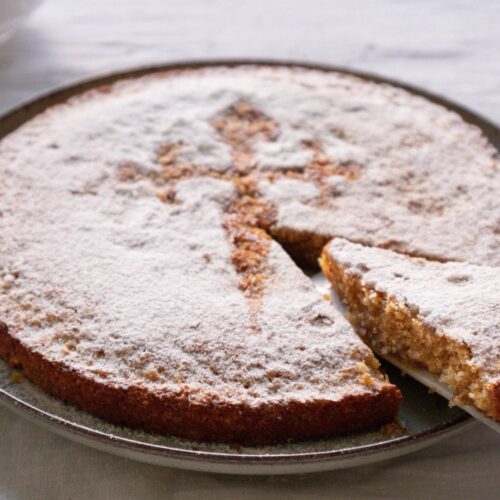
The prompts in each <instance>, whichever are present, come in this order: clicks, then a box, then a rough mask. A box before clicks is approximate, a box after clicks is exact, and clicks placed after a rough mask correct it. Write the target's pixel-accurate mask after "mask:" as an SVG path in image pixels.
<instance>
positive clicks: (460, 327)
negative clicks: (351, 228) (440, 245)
mask: <svg viewBox="0 0 500 500" xmlns="http://www.w3.org/2000/svg"><path fill="white" fill-rule="evenodd" d="M327 252H328V254H329V255H330V256H331V258H332V259H333V260H334V261H335V262H337V263H338V264H339V265H341V266H342V267H343V268H345V269H346V271H347V272H348V273H349V274H353V275H358V276H360V278H361V282H362V283H363V284H365V285H367V286H369V287H370V288H372V289H374V290H376V291H380V292H382V293H384V294H387V295H389V296H391V297H394V298H395V299H396V300H397V301H398V302H401V303H402V304H405V305H407V306H409V307H410V309H411V310H413V311H416V312H417V313H418V317H419V318H420V319H421V320H422V321H423V322H424V323H425V324H427V325H429V326H430V327H431V328H433V329H435V330H436V332H437V333H438V334H441V335H445V336H447V337H449V338H451V339H452V340H455V341H458V342H459V343H461V344H465V345H466V346H467V347H468V348H469V349H470V350H471V353H472V355H473V360H474V363H475V364H476V365H477V366H480V367H481V368H482V369H483V370H484V372H485V373H489V374H491V376H492V377H493V378H494V379H499V378H500V376H499V368H500V292H499V288H498V286H499V283H500V268H498V267H490V266H478V265H472V264H464V263H458V262H448V263H441V262H431V261H428V260H425V259H421V258H414V257H408V256H405V255H401V254H397V253H395V252H392V251H390V250H383V249H379V248H370V247H366V246H363V245H359V244H355V243H351V242H348V241H346V240H343V239H340V238H336V239H334V240H332V241H331V242H330V243H329V244H328V246H327Z"/></svg>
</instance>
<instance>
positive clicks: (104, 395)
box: [0, 323, 401, 445]
mask: <svg viewBox="0 0 500 500" xmlns="http://www.w3.org/2000/svg"><path fill="white" fill-rule="evenodd" d="M0 356H1V357H2V358H4V359H5V360H7V362H8V363H9V365H10V366H12V367H17V368H21V369H22V371H23V373H24V375H25V376H26V378H27V379H28V380H30V381H31V382H33V383H35V384H36V385H38V386H39V387H41V388H42V389H43V390H44V391H46V392H47V393H49V394H51V395H52V396H55V397H57V398H59V399H61V400H63V401H64V402H66V403H69V404H71V405H74V406H76V407H78V408H80V409H82V410H84V411H87V412H89V413H91V414H92V415H95V416H97V417H100V418H103V419H105V420H107V421H109V422H111V423H114V424H117V425H126V426H129V427H133V428H141V429H145V430H146V431H149V432H153V433H168V434H172V435H174V436H177V437H181V438H186V439H192V440H196V441H212V442H226V443H238V444H243V445H268V444H273V443H276V442H280V441H285V440H305V439H317V438H322V437H326V436H329V435H342V434H349V433H352V432H356V431H360V430H366V429H370V428H376V427H379V426H381V425H384V424H387V423H390V422H392V421H393V420H394V419H395V417H396V415H397V412H398V409H399V404H400V401H401V393H400V392H399V390H398V389H397V388H396V387H395V386H393V385H390V384H387V385H385V386H384V387H382V388H381V389H380V390H378V391H377V392H376V393H367V394H366V395H360V396H347V397H345V398H343V399H341V400H340V401H331V400H312V401H307V402H299V401H290V402H289V403H288V404H267V405H261V406H254V407H252V406H249V405H244V404H241V405H240V404H215V403H214V402H210V401H207V402H206V404H193V403H192V402H190V400H189V394H187V393H184V394H183V393H180V394H164V395H158V394H154V393H152V392H151V391H148V390H147V389H146V388H144V387H139V386H135V387H131V388H120V387H116V386H115V387H113V386H111V385H106V384H104V383H101V382H97V381H95V380H90V379H88V378H86V377H84V376H82V375H81V374H79V373H78V372H77V371H74V370H69V369H68V368H66V367H65V366H64V365H63V364H62V363H59V362H51V361H49V360H47V359H46V358H44V357H43V356H42V355H41V354H40V353H37V352H34V351H31V350H30V349H28V348H26V347H25V346H24V345H23V344H22V342H20V341H19V340H18V339H16V338H14V337H12V336H11V335H10V334H9V332H8V329H7V327H6V326H5V325H4V324H2V323H0Z"/></svg>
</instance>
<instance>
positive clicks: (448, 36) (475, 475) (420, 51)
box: [0, 0, 500, 499]
mask: <svg viewBox="0 0 500 500" xmlns="http://www.w3.org/2000/svg"><path fill="white" fill-rule="evenodd" d="M0 9H1V1H0ZM499 26H500V2H498V0H488V1H485V0H483V1H481V2H477V1H451V0H447V1H440V2H436V1H417V0H412V1H405V2H394V1H391V0H379V1H358V2H352V1H348V0H342V1H328V0H309V1H306V0H303V1H295V0H293V1H292V0H288V1H284V0H283V1H278V0H265V1H258V0H254V1H229V0H212V1H210V2H204V1H203V0H191V1H182V0H178V1H172V0H171V1H168V2H162V1H160V0H135V1H121V2H118V1H116V2H114V1H111V0H108V1H102V0H86V1H85V2H70V1H63V0H46V1H45V3H44V4H43V5H42V6H41V7H40V9H39V10H38V11H37V12H36V13H35V14H34V15H33V16H32V18H31V19H30V20H29V21H28V23H27V24H26V25H25V26H24V27H23V28H22V29H21V30H20V31H19V32H18V33H17V34H16V35H15V36H14V37H13V38H12V39H11V40H10V41H9V42H7V43H6V44H5V45H3V46H0V112H2V111H4V110H6V109H8V108H10V107H12V106H14V105H15V104H16V103H18V102H20V101H21V100H24V99H27V98H30V97H33V96H35V95H36V94H37V93H40V92H41V91H43V90H48V89H50V88H52V87H54V86H57V85H61V84H64V83H68V82H70V81H72V80H74V79H77V78H81V77H85V76H89V75H92V74H96V73H102V72H110V71H112V70H116V69H125V68H127V67H131V66H137V65H146V64H151V63H158V62H168V61H179V60H183V59H191V60H193V59H202V58H221V57H224V58H231V57H233V58H236V57H249V58H250V57H254V58H259V57H260V58H279V59H296V60H308V61H318V62H326V63H331V64H336V65H341V66H349V67H353V68H357V69H363V70H366V71H372V72H376V73H380V74H381V75H385V76H390V77H393V78H396V79H400V80H402V81H406V82H409V83H413V84H415V85H421V86H423V87H426V88H427V89H429V90H433V91H435V92H438V93H441V94H443V95H446V96H447V97H449V98H451V99H455V100H457V101H458V102H461V103H463V104H465V105H466V106H468V107H470V108H472V109H474V110H476V111H478V112H480V113H482V114H484V115H485V116H487V117H489V118H490V119H492V120H494V121H496V122H497V123H499V122H500V27H499ZM499 445H500V437H499V436H498V435H496V434H495V433H494V432H493V431H491V430H489V429H487V428H485V427H483V426H482V425H477V426H475V427H473V428H471V429H469V430H467V431H465V432H464V433H462V434H460V435H457V436H454V437H453V438H451V439H448V440H446V441H443V442H440V443H439V444H436V445H434V446H433V447H431V448H428V449H426V450H423V451H420V452H417V453H414V454H412V455H408V456H405V457H402V458H398V459H393V460H390V461H386V462H380V463H378V464H375V465H370V466H364V467H360V468H354V469H350V470H341V471H336V472H330V473H322V474H313V475H304V476H289V477H283V476H282V477H253V478H252V477H230V476H216V475H210V474H200V473H194V472H185V471H177V470H173V469H167V468H161V467H156V466H151V465H145V464H140V463H136V462H132V461H129V460H126V459H122V458H117V457H114V456H112V455H107V454H105V453H101V452H98V451H94V450H91V449H88V448H85V447H83V446H81V445H78V444H74V443H72V442H70V441H67V440H65V439H62V438H60V437H58V436H55V435H53V434H51V433H49V432H48V431H46V430H43V429H41V428H39V427H37V426H35V425H33V424H31V423H29V422H26V421H24V420H23V419H21V418H19V417H17V416H14V414H12V413H11V412H10V411H8V410H4V409H1V408H0V498H7V499H17V498H19V499H31V498H36V499H38V498H40V499H59V498H61V499H67V498H71V499H80V498H106V499H113V498H120V499H121V498H186V499H188V498H228V499H229V498H231V499H233V498H235V499H240V498H242V499H244V498H283V497H287V496H288V497H297V498H309V497H318V498H321V497H327V498H330V497H338V498H346V499H347V498H405V499H407V498H422V499H428V498H447V499H448V498H453V499H455V498H464V499H472V498H474V499H475V498H481V499H483V498H484V499H490V498H491V499H493V498H498V496H499V491H500V488H499V487H500V454H499V448H500V447H499Z"/></svg>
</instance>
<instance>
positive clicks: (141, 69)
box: [0, 58, 500, 465]
mask: <svg viewBox="0 0 500 500" xmlns="http://www.w3.org/2000/svg"><path fill="white" fill-rule="evenodd" d="M237 66H268V67H287V68H290V67H296V68H303V69H312V70H319V71H323V72H326V73H329V72H338V73H342V74H346V75H351V76H355V77H358V78H361V79H363V80H367V81H372V82H376V83H380V84H389V85H393V86H395V87H399V88H402V89H404V90H406V91H408V92H410V93H412V94H414V95H417V96H421V97H424V98H426V99H428V100H430V101H432V102H434V103H436V104H439V105H441V106H444V107H445V108H446V109H448V110H451V111H454V112H456V113H458V114H459V115H460V116H461V117H462V118H463V119H464V120H465V121H466V122H468V123H472V124H473V125H475V126H477V127H479V128H480V129H481V131H482V133H483V134H484V135H485V136H486V137H487V138H488V140H489V141H490V142H491V143H492V144H493V145H494V147H496V148H497V149H499V150H500V128H499V127H498V126H497V125H496V124H495V123H494V122H492V121H491V120H489V119H487V118H484V117H483V116H481V115H480V114H479V113H477V112H475V111H472V110H470V109H468V108H467V107H465V106H463V105H461V104H458V103H456V102H454V101H452V100H449V99H448V98H445V97H443V96H441V95H439V94H437V93H434V92H430V91H427V90H426V89H422V88H420V87H419V86H414V85H411V84H407V83H405V82H401V81H399V80H397V79H394V78H390V77H389V78H388V77H385V76H382V75H379V74H377V73H372V72H366V71H362V70H357V69H353V68H349V67H344V66H337V65H332V64H325V63H319V62H318V63H316V62H311V61H298V60H285V59H265V58H239V59H234V58H231V59H209V60H184V61H174V62H167V63H159V64H151V65H141V66H137V67H133V68H129V69H122V70H117V71H112V72H108V73H104V74H103V73H97V74H94V75H91V76H87V77H84V78H79V79H76V80H73V81H70V82H68V83H65V84H63V85H58V86H56V87H53V88H51V89H50V90H48V91H45V92H41V93H38V94H37V95H36V96H35V97H32V98H30V99H27V100H22V101H20V102H19V103H17V104H14V105H13V106H10V107H9V108H8V109H7V110H6V111H4V112H2V113H1V114H0V139H2V138H3V137H5V136H6V135H7V134H9V133H11V132H13V131H14V130H16V129H17V128H18V127H20V126H21V125H22V124H24V123H25V122H27V121H28V120H30V119H31V118H33V117H34V116H36V115H37V114H39V113H41V112H43V111H44V110H45V109H47V108H49V107H51V106H54V105H57V104H60V103H62V102H64V101H66V100H67V99H69V98H70V97H72V96H75V95H78V94H81V93H82V92H85V91H87V90H91V89H95V88H98V87H101V86H106V85H108V84H111V83H113V82H115V81H118V80H122V79H127V78H138V77H141V76H146V75H149V74H154V73H160V72H164V71H175V70H189V69H201V68H209V67H237ZM39 390H41V389H39ZM0 403H1V404H2V405H3V406H6V407H10V408H11V409H13V410H14V411H16V412H17V413H21V414H23V415H25V416H26V417H28V418H30V419H34V420H36V421H38V422H39V423H41V424H48V425H49V426H50V427H53V426H55V427H57V428H59V429H60V430H61V431H67V432H68V433H69V434H70V435H72V436H74V437H75V438H83V439H84V440H86V441H91V442H94V443H95V444H101V445H104V446H110V447H112V448H119V449H121V450H128V451H132V452H134V453H139V454H145V455H150V456H154V457H162V458H166V459H167V458H168V459H175V460H181V461H203V462H206V463H218V464H237V465H293V464H304V465H305V464H314V463H324V462H333V461H335V462H337V461H339V460H342V459H346V458H350V459H353V458H357V457H365V456H369V455H373V454H378V453H381V452H385V451H389V450H393V449H395V448H406V447H411V445H412V444H414V443H415V442H417V441H418V442H422V443H423V442H425V441H428V440H431V441H432V440H434V439H437V438H438V437H440V436H443V435H446V434H448V433H450V432H452V431H455V430H458V429H459V428H462V427H465V426H467V425H469V424H471V423H472V422H473V419H472V417H470V416H469V415H468V414H466V413H464V414H462V415H460V416H459V417H457V418H455V419H453V420H451V421H447V422H444V423H442V424H439V425H437V426H434V427H432V428H430V429H426V430H424V431H420V432H417V433H413V434H410V435H407V436H401V437H395V438H389V439H388V440H386V441H382V442H377V443H371V444H367V445H361V446H355V447H347V448H343V449H339V450H325V451H314V452H303V453H286V454H283V453H263V454H248V453H237V452H235V453H227V452H215V451H205V450H188V449H183V448H176V447H173V446H165V445H158V444H152V443H145V442H143V441H138V440H135V439H130V438H126V437H122V436H116V435H113V434H110V433H106V432H102V431H99V430H96V429H93V428H91V427H87V426H84V425H81V424H77V423H75V422H72V421H70V420H67V419H65V418H63V417H60V416H58V415H56V414H52V413H50V412H47V411H44V410H42V409H40V408H37V407H36V406H34V405H32V404H30V403H28V402H26V401H23V400H22V399H20V398H18V397H17V396H15V395H13V394H11V393H9V392H8V391H7V390H5V389H3V388H0Z"/></svg>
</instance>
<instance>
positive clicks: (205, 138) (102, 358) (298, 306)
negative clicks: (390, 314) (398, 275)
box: [0, 66, 500, 444]
mask: <svg viewBox="0 0 500 500" xmlns="http://www.w3.org/2000/svg"><path fill="white" fill-rule="evenodd" d="M499 213H500V175H499V169H498V158H497V156H496V152H495V150H494V149H493V147H492V146H491V145H490V144H489V143H488V142H487V140H486V139H485V137H484V136H483V135H482V134H481V132H480V131H479V130H478V129H477V128H475V127H474V126H472V125H469V124H467V123H465V122H464V121H463V120H462V119H461V118H460V117H459V116H458V115H457V114H454V113H452V112H450V111H448V110H446V109H444V108H443V107H440V106H438V105H436V104H433V103H431V102H429V101H427V100H425V99H422V98H420V97H417V96H414V95H412V94H409V93H408V92H406V91H404V90H401V89H398V88H395V87H392V86H389V85H382V84H375V83H372V82H369V81H365V80H362V79H358V78H355V77H352V76H348V75H344V74H340V73H333V72H321V71H316V70H308V69H303V68H292V67H288V68H287V67H265V66H241V67H224V66H220V67H210V68H200V69H189V70H183V71H179V70H176V71H170V72H169V71H166V72H164V73H156V74H153V75H149V76H145V77H140V78H133V79H128V80H121V81H118V82H116V83H114V84H112V85H111V86H107V87H105V88H99V89H96V90H93V91H90V92H87V93H85V94H82V95H80V96H78V97H75V98H72V99H70V100H68V101H67V102H65V103H63V104H60V105H57V106H55V107H53V108H49V109H48V110H47V111H45V112H43V113H41V114H40V115H38V116H36V117H35V118H34V119H31V120H30V121H28V122H27V123H25V124H24V125H22V126H21V127H19V128H18V129H17V130H15V131H14V132H12V133H11V134H10V135H8V136H7V137H5V138H4V139H3V140H2V141H1V142H0V255H1V257H0V321H1V323H0V355H1V356H2V357H3V358H4V359H6V360H7V361H8V362H9V363H10V364H11V365H12V366H17V367H21V368H22V369H23V371H24V373H25V375H26V377H27V378H29V379H30V380H32V381H33V382H35V383H36V384H38V385H39V386H40V387H42V388H43V389H44V390H46V391H47V392H49V393H51V394H53V395H55V396H56V397H58V398H61V399H63V400H64V401H66V402H68V403H71V404H74V405H76V406H78V407H80V408H82V409H84V410H86V411H88V412H90V413H92V414H94V415H97V416H99V417H102V418H104V419H106V420H108V421H111V422H113V423H117V424H124V425H129V426H135V427H141V428H144V429H146V430H149V431H153V432H168V433H171V434H173V435H176V436H180V437H187V438H190V439H196V440H212V441H221V442H237V443H245V444H267V443H273V442H278V441H284V440H288V439H308V438H317V437H322V436H328V435H332V434H341V433H347V432H354V431H357V430H362V429H367V428H372V427H375V426H380V425H382V424H385V423H388V422H391V421H392V420H393V419H394V418H395V416H396V414H397V411H398V406H399V402H400V398H401V395H400V393H399V391H398V389H397V388H396V387H394V386H393V385H392V384H390V383H389V382H388V381H387V380H386V379H385V377H384V376H383V375H382V374H381V373H380V372H379V371H378V362H377V360H376V358H374V356H373V354H372V353H371V351H370V350H369V348H368V347H366V346H365V344H364V343H363V342H362V341H361V340H360V339H359V338H358V337H357V335H356V333H355V332H354V330H353V328H352V327H351V325H350V324H349V323H348V322H347V321H346V320H345V319H344V318H343V317H342V315H341V314H340V313H339V312H337V311H336V310H335V309H334V308H332V306H331V305H330V304H329V302H328V301H327V300H325V297H322V296H321V295H319V294H318V292H317V291H316V290H315V288H314V286H313V285H312V283H311V282H310V280H309V278H308V277H307V276H306V275H305V274H304V272H303V271H302V270H301V268H300V267H299V265H300V266H302V267H304V266H309V267H310V266H317V259H318V257H319V255H320V253H321V251H322V249H323V247H324V245H325V244H326V243H327V242H328V241H329V240H330V239H331V238H332V237H342V238H345V239H347V240H349V241H352V242H357V243H363V244H365V245H370V246H377V247H381V248H386V249H392V250H394V251H396V252H400V253H404V254H408V255H411V256H418V257H424V258H427V259H432V260H439V261H458V262H462V261H463V262H469V263H474V264H488V265H490V266H498V265H499V264H500V253H499V252H498V248H499V243H500V221H499V219H498V214H499Z"/></svg>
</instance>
